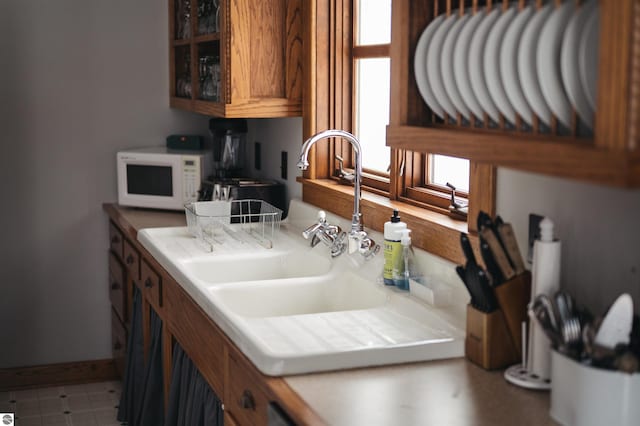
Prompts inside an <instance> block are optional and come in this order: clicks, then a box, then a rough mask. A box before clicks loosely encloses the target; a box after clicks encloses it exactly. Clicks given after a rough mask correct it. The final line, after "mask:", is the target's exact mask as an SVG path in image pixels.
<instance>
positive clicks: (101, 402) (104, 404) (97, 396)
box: [87, 392, 114, 410]
mask: <svg viewBox="0 0 640 426" xmlns="http://www.w3.org/2000/svg"><path fill="white" fill-rule="evenodd" d="M87 396H88V397H89V401H90V402H91V408H92V409H94V410H95V409H99V408H113V407H114V402H113V398H112V396H111V394H109V393H106V392H101V393H88V394H87Z"/></svg>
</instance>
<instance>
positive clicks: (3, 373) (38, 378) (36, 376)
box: [0, 359, 120, 391]
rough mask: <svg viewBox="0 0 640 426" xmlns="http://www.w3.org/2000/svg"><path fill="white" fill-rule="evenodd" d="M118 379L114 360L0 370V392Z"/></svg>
mask: <svg viewBox="0 0 640 426" xmlns="http://www.w3.org/2000/svg"><path fill="white" fill-rule="evenodd" d="M107 380H120V377H119V376H118V373H117V372H116V367H115V364H114V361H113V359H99V360H95V361H79V362H68V363H62V364H49V365H37V366H33V367H17V368H4V369H0V391H7V390H9V389H28V388H33V387H46V386H64V385H72V384H78V383H90V382H100V381H107Z"/></svg>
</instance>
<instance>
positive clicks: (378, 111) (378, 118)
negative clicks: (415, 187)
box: [355, 58, 391, 173]
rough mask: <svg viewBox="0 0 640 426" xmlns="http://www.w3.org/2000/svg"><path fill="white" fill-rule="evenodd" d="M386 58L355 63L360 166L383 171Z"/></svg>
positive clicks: (387, 158)
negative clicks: (361, 162) (360, 147)
mask: <svg viewBox="0 0 640 426" xmlns="http://www.w3.org/2000/svg"><path fill="white" fill-rule="evenodd" d="M389 67H390V60H389V58H368V59H358V60H356V99H355V102H356V108H355V119H356V135H357V136H358V138H359V139H360V143H361V144H362V151H363V155H362V160H363V167H364V168H367V169H373V170H376V171H380V172H384V173H386V172H387V168H388V167H389V163H390V161H391V160H390V159H391V157H390V154H389V148H388V147H387V146H386V145H385V141H386V131H387V129H386V127H387V124H389V81H390V68H389Z"/></svg>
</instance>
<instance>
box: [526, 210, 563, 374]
mask: <svg viewBox="0 0 640 426" xmlns="http://www.w3.org/2000/svg"><path fill="white" fill-rule="evenodd" d="M540 231H541V239H540V240H537V241H536V242H535V243H534V245H533V266H532V269H531V300H533V299H535V297H536V296H538V295H539V294H546V295H547V296H549V297H553V295H554V294H555V293H556V292H557V291H558V290H559V289H560V254H561V248H562V244H561V242H560V241H559V240H554V239H553V222H551V220H549V219H548V218H544V219H543V220H542V222H540ZM527 358H528V361H527V370H528V371H529V372H530V373H532V374H535V375H537V376H538V377H541V378H543V379H549V378H551V342H550V341H549V338H548V337H547V336H546V334H545V333H544V331H543V330H542V327H541V326H540V324H538V322H537V321H534V320H532V321H530V327H529V351H528V357H527Z"/></svg>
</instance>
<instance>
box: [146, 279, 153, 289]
mask: <svg viewBox="0 0 640 426" xmlns="http://www.w3.org/2000/svg"><path fill="white" fill-rule="evenodd" d="M144 286H145V287H147V288H151V287H153V282H152V281H151V278H147V279H146V280H144Z"/></svg>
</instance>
